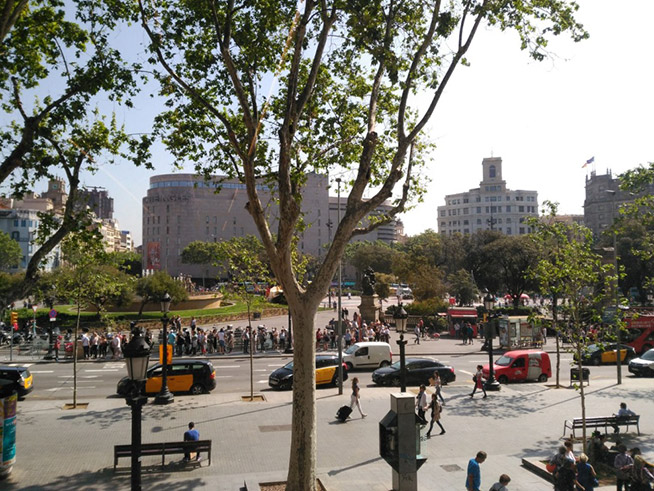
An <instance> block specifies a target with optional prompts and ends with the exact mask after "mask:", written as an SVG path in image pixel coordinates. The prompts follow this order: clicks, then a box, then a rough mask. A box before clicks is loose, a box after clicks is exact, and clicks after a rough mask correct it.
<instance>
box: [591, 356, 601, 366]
mask: <svg viewBox="0 0 654 491" xmlns="http://www.w3.org/2000/svg"><path fill="white" fill-rule="evenodd" d="M592 362H593V365H595V366H596V367H598V366H600V365H601V364H602V360H600V359H599V356H596V357H595V358H593V360H592Z"/></svg>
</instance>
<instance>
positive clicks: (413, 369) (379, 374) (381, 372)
mask: <svg viewBox="0 0 654 491" xmlns="http://www.w3.org/2000/svg"><path fill="white" fill-rule="evenodd" d="M405 367H406V384H407V385H421V384H425V385H429V379H430V378H431V377H432V375H434V372H435V371H438V375H439V376H440V378H441V382H442V383H443V384H447V383H450V382H454V381H455V380H456V374H455V373H454V368H452V367H451V366H449V365H445V364H443V363H441V362H439V361H438V360H434V359H432V358H407V359H406V362H405ZM372 381H373V382H374V383H375V384H377V385H393V386H395V387H399V386H400V362H399V361H398V362H395V363H393V364H392V365H391V366H389V367H383V368H378V369H377V370H375V371H374V372H372Z"/></svg>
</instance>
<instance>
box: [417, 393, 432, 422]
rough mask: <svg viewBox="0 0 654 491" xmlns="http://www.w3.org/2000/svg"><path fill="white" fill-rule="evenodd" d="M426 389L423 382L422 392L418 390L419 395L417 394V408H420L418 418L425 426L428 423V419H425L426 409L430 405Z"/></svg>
mask: <svg viewBox="0 0 654 491" xmlns="http://www.w3.org/2000/svg"><path fill="white" fill-rule="evenodd" d="M425 390H426V388H425V384H422V385H421V386H420V392H418V395H417V396H416V409H417V410H418V419H419V420H420V424H421V425H423V426H425V425H426V424H427V420H426V419H425V411H426V410H427V408H428V407H429V403H428V402H427V393H426V392H425Z"/></svg>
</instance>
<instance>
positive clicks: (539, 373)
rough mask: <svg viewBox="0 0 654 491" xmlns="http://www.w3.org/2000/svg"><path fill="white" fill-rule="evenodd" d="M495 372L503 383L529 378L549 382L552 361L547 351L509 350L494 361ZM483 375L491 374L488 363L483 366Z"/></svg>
mask: <svg viewBox="0 0 654 491" xmlns="http://www.w3.org/2000/svg"><path fill="white" fill-rule="evenodd" d="M493 372H494V375H495V378H496V379H497V381H498V382H499V383H501V384H506V383H509V382H521V381H527V380H538V381H539V382H547V379H548V378H550V377H551V376H552V363H551V362H550V356H549V355H548V354H547V353H546V352H545V351H540V350H515V351H507V352H506V353H504V355H502V356H501V357H500V358H499V359H498V360H497V361H496V362H495V363H493ZM482 375H483V377H484V378H488V376H489V375H490V371H489V369H488V365H484V366H483V368H482Z"/></svg>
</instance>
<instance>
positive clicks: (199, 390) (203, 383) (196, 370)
mask: <svg viewBox="0 0 654 491" xmlns="http://www.w3.org/2000/svg"><path fill="white" fill-rule="evenodd" d="M167 368H168V371H167V377H168V380H167V382H168V390H170V391H171V392H172V393H174V394H179V393H191V394H194V395H197V394H205V393H208V392H210V391H212V390H213V389H215V388H216V370H215V369H214V367H213V365H212V364H211V362H210V361H207V360H184V359H181V360H173V361H172V363H170V364H168V367H167ZM162 380H163V365H161V364H160V363H157V364H156V365H154V366H152V367H150V368H148V371H147V379H146V381H145V393H146V394H148V395H150V394H157V393H158V392H159V391H160V390H161V384H162ZM128 386H129V379H128V378H127V377H124V378H122V379H121V380H120V381H119V382H118V387H117V388H116V392H117V393H118V394H119V395H121V396H125V395H127V390H128Z"/></svg>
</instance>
